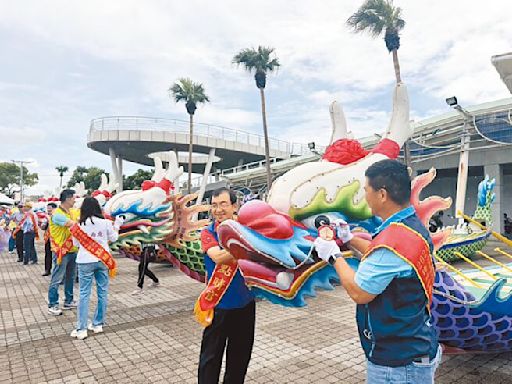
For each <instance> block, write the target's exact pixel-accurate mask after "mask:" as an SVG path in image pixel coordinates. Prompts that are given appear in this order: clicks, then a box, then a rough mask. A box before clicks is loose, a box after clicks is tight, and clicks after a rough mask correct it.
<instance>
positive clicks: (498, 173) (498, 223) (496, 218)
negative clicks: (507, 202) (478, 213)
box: [484, 164, 505, 233]
mask: <svg viewBox="0 0 512 384" xmlns="http://www.w3.org/2000/svg"><path fill="white" fill-rule="evenodd" d="M484 174H485V175H489V179H491V180H492V179H495V180H496V185H495V187H494V193H495V194H496V199H495V200H494V204H493V205H492V227H493V230H494V231H495V232H498V233H503V232H504V231H505V229H504V226H503V211H504V209H503V204H502V196H503V187H504V185H503V180H504V179H503V167H502V166H501V165H500V164H490V165H485V166H484Z"/></svg>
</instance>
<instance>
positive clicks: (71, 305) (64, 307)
mask: <svg viewBox="0 0 512 384" xmlns="http://www.w3.org/2000/svg"><path fill="white" fill-rule="evenodd" d="M76 307H78V304H77V303H76V301H72V302H71V303H67V304H66V303H64V305H63V306H62V309H65V310H66V311H69V310H71V309H75V308H76Z"/></svg>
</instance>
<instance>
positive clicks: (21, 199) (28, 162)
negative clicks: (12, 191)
mask: <svg viewBox="0 0 512 384" xmlns="http://www.w3.org/2000/svg"><path fill="white" fill-rule="evenodd" d="M11 161H12V162H13V163H14V164H18V163H19V164H20V203H22V202H23V165H24V164H30V163H32V161H24V160H11Z"/></svg>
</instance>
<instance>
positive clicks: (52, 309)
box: [48, 306, 62, 316]
mask: <svg viewBox="0 0 512 384" xmlns="http://www.w3.org/2000/svg"><path fill="white" fill-rule="evenodd" d="M48 313H49V314H50V315H53V316H60V315H62V309H60V308H59V307H57V306H55V307H50V308H48Z"/></svg>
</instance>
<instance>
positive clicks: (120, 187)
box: [116, 156, 123, 192]
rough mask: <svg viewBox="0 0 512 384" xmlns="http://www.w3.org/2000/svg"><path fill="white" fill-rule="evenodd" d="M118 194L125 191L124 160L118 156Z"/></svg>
mask: <svg viewBox="0 0 512 384" xmlns="http://www.w3.org/2000/svg"><path fill="white" fill-rule="evenodd" d="M116 181H117V183H118V187H117V192H122V191H123V158H122V157H121V156H117V180H116Z"/></svg>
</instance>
